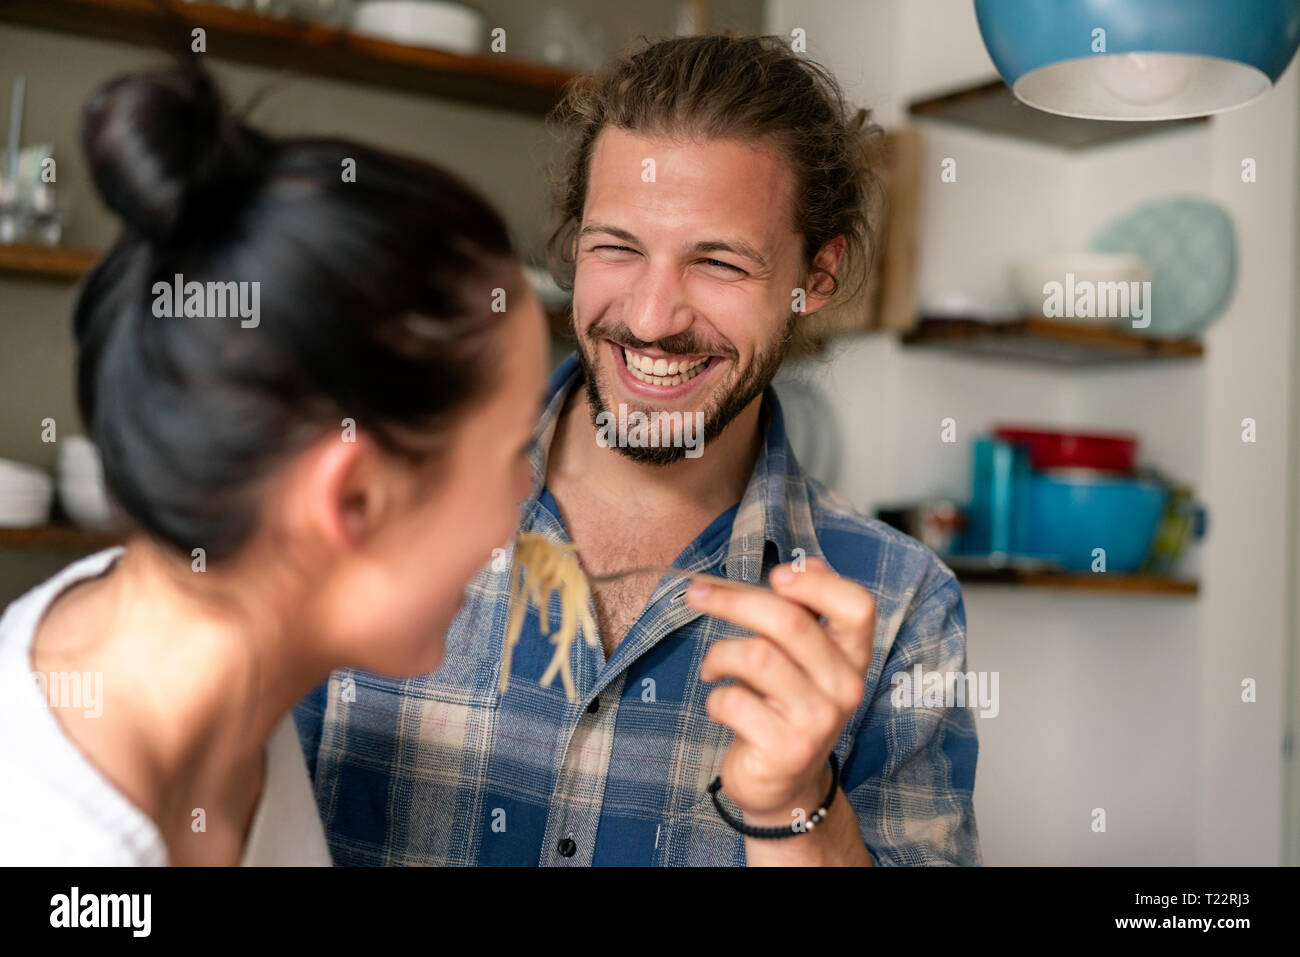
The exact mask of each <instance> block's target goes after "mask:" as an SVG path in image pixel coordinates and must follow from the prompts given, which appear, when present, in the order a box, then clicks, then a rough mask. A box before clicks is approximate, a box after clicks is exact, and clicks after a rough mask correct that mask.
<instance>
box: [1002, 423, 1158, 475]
mask: <svg viewBox="0 0 1300 957" xmlns="http://www.w3.org/2000/svg"><path fill="white" fill-rule="evenodd" d="M993 434H994V435H996V436H997V437H998V438H999V439H1001V440H1002V441H1004V442H1010V443H1012V444H1014V445H1021V446H1025V447H1026V448H1027V449H1028V450H1029V467H1030V468H1032V469H1034V470H1036V471H1042V470H1044V469H1098V470H1100V471H1103V472H1132V471H1133V468H1134V462H1135V461H1136V459H1137V439H1136V438H1135V437H1133V436H1128V435H1098V434H1094V433H1088V432H1048V431H1044V430H1041V429H1016V428H1001V429H997V430H996V431H995V432H994V433H993Z"/></svg>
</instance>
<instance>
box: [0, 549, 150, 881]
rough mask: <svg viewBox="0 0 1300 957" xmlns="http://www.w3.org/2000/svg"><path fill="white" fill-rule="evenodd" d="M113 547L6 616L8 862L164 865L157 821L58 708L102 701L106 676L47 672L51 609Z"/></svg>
mask: <svg viewBox="0 0 1300 957" xmlns="http://www.w3.org/2000/svg"><path fill="white" fill-rule="evenodd" d="M121 551H122V549H120V548H111V549H106V550H105V551H102V552H97V553H96V554H94V555H91V556H89V557H87V558H83V559H81V560H80V561H77V562H74V563H73V564H71V565H69V566H68V567H67V568H64V569H63V570H62V571H60V572H58V573H57V574H56V575H54V576H53V577H52V578H50V579H49V580H47V581H45V582H43V583H42V584H40V585H37V586H36V587H35V588H33V589H32V590H31V591H29V592H27V593H26V594H25V595H23V596H22V597H21V598H18V599H17V600H16V601H14V602H13V603H11V604H10V605H9V607H8V608H6V609H5V612H4V614H3V616H0V727H3V728H5V729H6V733H5V734H3V735H0V780H3V781H4V782H5V786H4V787H3V788H0V864H5V865H58V864H62V865H90V866H98V865H131V864H140V865H157V864H165V863H166V862H167V860H166V858H167V853H166V848H165V846H164V844H163V842H162V838H161V836H160V835H159V834H158V832H157V829H156V828H155V827H154V826H153V824H152V822H151V821H150V820H149V819H148V818H147V817H146V816H145V814H144V813H143V812H142V811H140V810H139V809H137V808H135V807H134V805H132V804H131V803H130V802H129V801H128V800H127V799H126V798H125V797H123V796H122V795H121V794H120V793H118V792H117V791H116V789H114V788H113V786H112V785H111V784H110V783H109V782H108V781H107V780H106V779H105V778H104V777H103V776H102V775H101V774H100V773H99V772H98V771H97V770H96V769H95V768H94V766H93V765H91V764H90V763H89V761H88V760H87V759H86V758H85V756H84V755H82V754H81V752H80V751H79V750H78V749H77V747H76V745H75V744H73V742H72V741H71V740H69V739H68V737H67V736H66V735H65V734H64V733H63V730H62V728H61V727H60V726H59V722H58V720H57V719H56V718H55V716H54V713H53V711H52V710H51V709H53V708H79V709H81V710H82V711H83V712H84V713H86V714H87V716H93V715H94V714H95V713H96V712H97V711H99V710H101V709H102V707H103V677H102V675H99V676H97V675H95V674H93V673H86V672H51V673H48V674H46V673H42V672H37V671H36V670H34V669H33V667H32V663H31V647H32V638H33V635H34V634H35V631H36V627H37V625H38V624H39V623H40V620H41V617H42V616H43V614H44V613H45V610H46V609H47V608H48V607H49V606H50V604H51V603H52V602H53V601H54V599H55V598H56V597H58V595H59V594H60V593H61V592H62V591H64V590H65V589H67V588H69V587H70V586H71V585H73V584H75V583H76V582H78V581H81V580H83V579H86V578H92V577H95V576H96V575H99V574H102V573H103V572H104V571H106V570H107V569H108V568H109V566H110V565H111V564H112V563H113V561H115V560H116V558H117V557H118V555H120V554H121Z"/></svg>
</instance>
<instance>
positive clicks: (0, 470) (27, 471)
mask: <svg viewBox="0 0 1300 957" xmlns="http://www.w3.org/2000/svg"><path fill="white" fill-rule="evenodd" d="M53 501H54V480H53V479H52V478H50V477H49V476H48V475H46V474H45V473H44V472H42V471H41V470H40V469H38V468H36V467H35V466H33V465H26V464H24V463H22V462H14V461H12V460H10V459H0V528H28V527H31V526H33V525H44V524H45V523H46V522H47V521H49V517H50V505H51V503H52V502H53Z"/></svg>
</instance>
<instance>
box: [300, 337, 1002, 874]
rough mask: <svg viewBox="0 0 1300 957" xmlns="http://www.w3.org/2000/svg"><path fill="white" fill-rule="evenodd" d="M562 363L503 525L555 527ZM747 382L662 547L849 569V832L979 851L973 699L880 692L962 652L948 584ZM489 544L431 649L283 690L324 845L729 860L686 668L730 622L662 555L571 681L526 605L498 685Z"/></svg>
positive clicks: (955, 663)
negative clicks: (709, 498)
mask: <svg viewBox="0 0 1300 957" xmlns="http://www.w3.org/2000/svg"><path fill="white" fill-rule="evenodd" d="M579 375H580V373H579V372H578V371H577V363H576V360H575V358H574V357H573V356H570V357H569V358H568V359H567V360H566V361H565V362H564V363H563V364H562V365H561V366H560V367H559V368H558V369H556V371H555V373H554V374H553V375H552V380H551V387H550V389H551V392H550V400H549V401H548V403H547V407H546V410H545V412H544V413H543V415H542V419H541V422H540V425H539V429H538V437H539V442H538V450H537V452H536V454H535V456H534V459H533V462H532V467H533V477H534V491H533V494H532V496H531V497H530V498H529V499H528V501H527V502H526V503H525V504H524V506H523V510H522V513H521V514H522V515H523V521H522V524H521V531H531V532H536V533H539V534H542V535H545V536H546V537H547V538H549V539H551V540H553V541H556V542H567V541H568V540H569V539H568V535H567V533H566V531H565V528H564V524H563V521H562V520H561V518H560V511H559V509H558V508H557V507H556V505H555V501H554V499H553V498H552V497H551V495H550V493H549V491H548V490H547V489H546V487H545V476H546V457H547V449H548V448H549V445H550V441H551V438H552V436H553V435H554V432H555V425H556V422H557V420H558V417H559V413H560V411H561V410H562V409H563V407H564V401H565V398H566V397H567V396H568V394H569V391H570V390H571V389H572V388H573V387H574V386H575V385H579V382H578V377H579ZM763 402H764V405H763V415H762V418H761V422H762V423H763V425H762V426H761V427H762V428H763V429H764V430H765V442H764V446H763V449H762V452H761V453H760V455H759V458H758V461H757V463H756V464H755V467H754V471H753V474H752V475H751V476H750V480H749V484H748V486H747V488H746V490H745V494H744V496H743V498H742V499H741V501H740V502H739V504H738V505H734V506H732V507H731V508H730V509H728V510H727V511H725V512H723V513H722V514H721V515H719V516H718V517H717V518H716V519H714V521H713V522H712V523H711V524H710V525H709V527H708V528H706V529H705V530H704V531H703V532H701V533H700V536H699V537H698V538H697V539H696V540H695V541H694V542H692V543H691V544H690V545H689V546H687V548H686V550H685V551H684V552H683V553H682V554H681V555H680V556H679V557H678V559H677V561H676V562H675V564H676V565H677V566H679V567H682V568H685V569H690V570H694V571H705V572H710V573H712V574H716V575H724V576H726V577H729V578H732V579H736V580H741V581H746V582H750V583H757V582H759V581H760V580H762V579H764V578H765V577H766V575H767V573H768V571H769V569H771V567H772V566H774V565H776V564H779V563H782V562H788V561H791V560H793V558H794V557H797V554H798V553H796V552H795V549H803V553H804V554H806V555H810V556H815V557H819V558H823V559H825V560H826V561H827V562H828V563H829V564H830V565H831V567H833V568H834V569H835V570H836V571H837V572H839V573H840V574H841V575H844V576H846V577H849V578H852V579H854V580H856V581H858V582H860V583H861V584H863V585H864V586H866V587H867V588H868V589H869V590H870V591H871V593H872V595H874V596H875V599H876V607H877V615H878V619H877V625H876V634H875V640H874V645H873V657H872V661H871V668H870V671H869V672H868V673H867V675H866V678H865V682H866V693H865V696H864V699H863V702H862V705H861V706H860V707H859V708H858V710H857V712H856V713H855V714H854V716H853V718H852V720H851V721H850V722H849V723H848V725H847V726H846V728H845V730H844V732H843V735H842V736H841V738H840V740H839V742H838V744H837V745H836V748H835V750H836V754H837V755H838V756H839V758H840V762H841V764H842V767H843V772H842V787H843V789H844V792H845V794H846V795H847V797H848V801H849V804H850V805H851V806H852V807H853V809H854V811H855V813H856V815H857V818H858V824H859V826H860V828H861V831H862V836H863V840H864V841H865V843H866V846H867V848H868V849H869V851H870V852H871V855H872V857H873V859H874V861H875V863H876V864H877V865H882V864H886V865H887V864H978V863H980V852H979V838H978V834H977V832H976V827H975V814H974V810H973V808H972V804H971V793H972V789H973V787H974V784H975V761H976V757H977V754H978V750H979V747H978V742H977V740H976V734H975V721H974V715H973V713H972V710H971V708H970V707H958V708H943V707H920V706H917V707H895V706H894V705H893V704H891V692H892V690H893V689H892V686H891V684H890V679H891V676H893V675H894V674H896V673H898V672H900V671H906V672H908V673H909V674H910V673H911V672H912V669H913V668H914V666H916V665H917V664H920V665H921V666H922V668H923V669H924V670H925V671H939V672H950V671H965V668H966V622H965V611H964V609H963V606H962V597H961V590H960V588H959V587H958V585H957V582H956V580H955V579H954V578H953V575H952V573H951V572H950V571H949V570H948V569H947V568H946V567H945V566H944V565H943V564H942V563H941V562H940V561H939V560H938V559H937V558H936V557H935V556H934V555H933V553H931V552H930V551H929V550H927V549H926V548H925V547H924V546H922V545H921V544H919V543H918V542H916V541H914V540H913V539H911V538H908V537H907V536H905V535H902V534H900V533H899V532H896V531H894V530H893V529H891V528H889V527H888V526H886V525H883V524H882V523H880V522H878V521H876V520H874V519H869V518H865V517H863V516H862V515H859V514H858V513H857V512H855V511H854V510H853V508H852V506H851V505H849V503H848V502H846V501H845V500H844V499H843V498H841V497H840V496H839V495H838V494H836V493H833V492H830V491H828V490H827V489H826V488H825V487H824V486H822V485H821V484H820V483H818V482H816V481H815V480H813V479H812V478H809V477H807V476H805V475H803V474H802V473H801V471H800V470H799V466H798V464H797V463H796V462H795V459H794V455H793V453H792V451H791V449H790V445H789V443H788V442H787V440H786V434H785V427H784V424H783V421H782V416H781V409H780V405H779V403H778V401H777V399H776V396H775V393H774V392H773V391H772V390H771V389H769V390H768V391H767V393H766V394H765V396H764V400H763ZM497 564H498V565H502V566H504V567H500V568H497V569H493V568H492V567H491V566H490V565H489V566H488V567H486V568H484V569H483V570H482V571H480V572H479V573H478V575H477V576H476V577H475V578H474V580H473V581H472V583H471V584H470V586H469V588H468V590H467V593H466V602H465V606H464V608H463V609H462V610H461V612H460V614H459V616H458V617H457V618H456V620H455V622H453V624H452V627H451V630H450V631H449V632H448V634H447V638H446V659H445V661H444V663H443V665H442V666H441V667H440V668H439V669H438V671H436V672H434V673H432V674H427V675H422V676H420V677H416V678H409V679H405V680H394V679H388V678H382V677H378V676H375V675H371V674H366V673H362V672H356V671H339V672H336V673H335V674H334V675H332V676H331V677H330V679H329V681H328V682H326V683H325V684H323V685H322V686H321V687H320V688H319V689H318V690H317V691H316V692H315V693H314V694H313V695H312V696H311V697H309V698H308V699H307V700H306V701H304V702H303V703H302V704H301V705H299V707H298V708H297V710H296V712H295V717H296V719H297V722H298V728H299V732H300V734H301V736H302V740H303V745H304V750H305V751H306V754H307V762H308V766H309V768H310V769H311V771H312V776H313V780H314V784H315V792H316V798H317V801H318V803H319V805H320V811H321V816H322V818H323V820H324V823H325V830H326V833H327V835H328V838H329V842H330V849H331V851H332V853H333V857H334V861H335V862H336V863H338V864H397V865H418V864H462V865H464V864H526V865H537V864H543V865H569V866H573V865H584V864H615V865H656V864H662V865H743V864H744V863H745V843H744V838H743V837H742V836H741V835H739V834H737V833H736V832H735V831H733V830H731V828H730V827H728V826H727V825H726V824H725V823H724V822H723V821H722V820H721V819H720V818H719V816H718V814H717V811H716V809H715V808H714V807H713V803H712V799H711V798H710V796H709V795H708V793H707V792H706V788H707V786H708V784H709V782H710V781H711V780H712V779H713V777H714V775H716V774H717V773H718V770H719V767H720V766H721V763H722V759H723V757H724V756H725V754H726V750H727V746H728V744H729V743H730V741H731V732H730V731H729V730H728V729H727V728H725V727H722V726H720V725H718V724H715V723H714V722H713V721H712V720H711V719H710V718H709V716H708V714H707V713H706V711H705V707H704V699H705V698H706V696H707V695H708V693H709V691H710V690H711V688H712V687H713V686H712V685H706V684H705V683H703V682H701V681H700V678H699V667H700V661H701V659H702V658H703V656H704V653H705V651H706V650H707V649H708V647H709V645H710V644H712V643H713V642H714V641H717V640H719V639H724V638H732V637H738V636H740V635H741V634H742V632H741V630H740V629H739V628H737V627H736V626H734V625H732V624H730V623H729V622H725V621H721V620H718V619H714V618H710V617H707V616H703V615H701V614H700V613H699V612H696V611H694V610H692V609H691V608H690V607H688V606H687V604H686V603H685V600H684V597H683V596H684V593H685V591H686V585H687V581H686V580H685V579H684V578H682V577H681V576H679V575H675V574H669V575H666V576H665V577H664V578H663V579H662V580H661V581H660V582H659V584H658V585H657V586H656V588H655V590H654V592H653V594H652V595H651V596H650V600H649V601H648V602H647V604H646V607H645V609H644V610H643V611H642V613H641V616H640V618H638V619H637V621H636V622H635V623H634V624H633V625H632V627H631V629H630V630H629V631H628V633H627V635H626V637H625V638H624V639H623V641H622V643H621V644H620V645H619V646H618V647H617V648H616V649H615V651H614V653H613V655H612V656H611V657H610V658H609V660H608V661H606V660H605V655H604V651H603V649H602V648H600V647H599V646H598V647H595V648H592V647H589V646H588V645H587V644H586V643H585V642H583V641H576V642H574V643H573V648H572V652H571V654H572V659H571V664H572V668H573V675H574V680H575V682H576V684H577V690H578V695H577V699H576V700H574V701H569V700H567V699H566V698H565V695H564V691H563V689H562V688H561V687H560V682H558V681H556V682H555V683H554V684H553V685H552V686H551V687H550V688H547V689H543V688H540V687H538V684H537V681H538V678H539V677H540V676H541V674H542V672H543V671H544V670H545V669H546V666H547V664H548V663H549V660H550V657H551V652H552V650H553V646H552V645H551V644H550V642H549V641H548V640H547V639H546V638H545V637H544V636H543V635H542V634H541V633H540V630H539V627H538V619H537V614H536V611H535V610H532V611H530V612H529V615H528V619H527V621H526V623H525V626H524V631H523V635H522V638H521V640H520V642H519V645H518V646H517V648H516V650H515V654H514V662H513V665H512V670H511V675H510V687H509V690H508V691H507V692H506V694H505V695H504V696H500V697H498V694H497V680H498V676H499V668H500V661H501V648H502V642H503V639H504V635H505V629H506V618H507V610H508V605H509V594H508V592H509V581H510V565H509V562H498V563H497ZM554 602H555V603H554V604H553V605H552V608H551V618H550V620H551V621H552V622H554V621H558V620H559V615H558V610H559V609H558V599H555V600H554ZM724 793H725V792H724ZM732 810H733V811H734V810H735V808H734V805H733V806H732ZM794 840H799V838H794Z"/></svg>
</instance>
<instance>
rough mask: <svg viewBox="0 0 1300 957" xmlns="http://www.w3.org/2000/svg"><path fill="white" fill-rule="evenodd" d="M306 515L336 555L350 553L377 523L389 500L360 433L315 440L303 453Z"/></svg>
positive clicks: (376, 458)
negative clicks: (340, 551) (342, 552)
mask: <svg viewBox="0 0 1300 957" xmlns="http://www.w3.org/2000/svg"><path fill="white" fill-rule="evenodd" d="M304 465H305V468H306V475H305V479H306V481H305V483H304V489H303V491H304V493H305V495H306V496H307V501H306V505H307V509H306V514H307V516H308V519H309V521H310V522H311V524H312V525H313V526H314V527H315V530H316V533H317V534H318V535H319V536H320V537H321V538H322V539H324V541H325V542H326V543H328V544H329V545H330V546H332V547H334V548H337V549H339V550H348V549H352V548H355V547H356V546H357V545H358V544H359V543H361V542H362V541H364V540H365V539H366V538H368V537H369V536H370V535H371V534H373V532H374V531H375V529H376V528H378V526H379V524H380V522H381V521H382V519H383V515H384V509H385V507H386V506H387V505H388V504H389V501H390V498H389V495H388V490H387V487H386V485H385V481H386V476H387V473H386V471H385V469H384V463H383V457H382V456H381V455H380V454H379V450H378V449H377V448H376V447H375V444H374V443H373V442H372V441H371V440H370V438H369V437H368V436H366V435H365V434H364V433H358V434H357V435H356V436H355V437H354V438H352V439H349V440H348V441H344V440H343V439H341V438H338V437H329V438H324V439H321V440H320V441H319V442H317V443H316V445H315V446H313V447H312V448H311V449H310V450H309V452H308V453H307V460H306V461H305V462H304Z"/></svg>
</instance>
